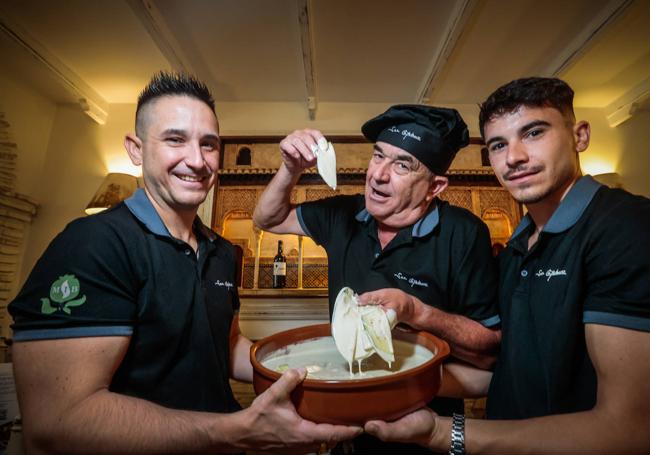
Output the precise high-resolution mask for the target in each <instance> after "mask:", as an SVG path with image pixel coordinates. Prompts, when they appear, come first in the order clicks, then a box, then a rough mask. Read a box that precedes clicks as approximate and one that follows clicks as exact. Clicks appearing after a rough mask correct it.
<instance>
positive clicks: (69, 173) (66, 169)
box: [22, 105, 135, 279]
mask: <svg viewBox="0 0 650 455" xmlns="http://www.w3.org/2000/svg"><path fill="white" fill-rule="evenodd" d="M133 110H134V108H133V106H132V105H114V106H111V109H110V111H109V117H108V121H107V123H106V125H103V126H102V125H99V124H97V123H95V122H94V121H93V120H92V119H90V118H89V117H88V116H86V115H85V114H84V113H83V112H82V111H81V109H80V108H79V107H78V106H76V105H61V106H59V109H58V110H57V111H56V116H55V118H54V124H53V128H52V134H51V136H50V140H49V144H48V147H47V158H46V160H45V163H44V166H43V171H42V175H41V179H40V181H41V184H40V186H39V189H38V191H37V192H36V194H35V197H36V198H37V199H38V200H39V201H40V202H41V207H40V209H39V213H38V217H37V219H35V220H34V223H33V226H32V233H31V239H30V244H29V246H28V248H27V249H26V251H25V257H24V261H23V269H22V277H23V279H24V278H26V277H27V274H28V273H29V271H30V270H31V268H32V267H33V266H34V263H35V262H36V260H37V259H38V258H39V257H40V256H41V254H42V253H43V251H44V250H45V248H46V247H47V245H48V244H49V243H50V241H51V240H52V239H53V238H54V236H55V235H56V234H57V233H58V232H60V231H61V230H62V229H63V228H64V227H65V226H66V225H67V224H68V223H69V222H70V221H72V220H73V219H75V218H78V217H82V216H85V213H84V209H85V207H86V205H87V204H88V202H89V201H90V199H91V198H92V196H93V194H94V193H95V191H96V190H97V188H98V187H99V185H100V184H101V182H102V179H103V178H104V176H105V175H106V174H107V173H108V172H109V171H121V172H133V170H134V169H135V168H133V167H130V166H128V165H127V163H128V158H125V159H123V158H124V157H126V152H125V151H124V150H123V147H122V141H123V137H124V133H125V132H126V131H129V130H132V129H133V126H132V125H133V120H132V119H133Z"/></svg>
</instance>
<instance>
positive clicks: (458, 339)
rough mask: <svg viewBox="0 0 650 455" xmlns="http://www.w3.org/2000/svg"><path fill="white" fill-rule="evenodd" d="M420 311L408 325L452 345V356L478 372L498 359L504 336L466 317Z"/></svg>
mask: <svg viewBox="0 0 650 455" xmlns="http://www.w3.org/2000/svg"><path fill="white" fill-rule="evenodd" d="M418 308H419V310H418V311H417V312H416V314H415V315H414V317H413V319H412V321H411V322H410V323H409V324H410V325H411V326H412V327H413V328H415V329H419V330H426V331H427V332H430V333H433V334H434V335H436V336H438V337H440V338H442V339H444V340H445V341H447V342H448V343H449V347H450V348H451V354H452V355H453V356H454V357H456V358H459V359H461V360H464V361H466V362H468V363H470V364H472V365H475V366H477V367H479V368H489V367H490V366H491V365H492V364H493V363H494V360H495V359H496V354H497V352H498V348H499V343H500V341H501V332H500V331H499V330H493V329H489V328H487V327H484V326H482V325H481V324H479V323H478V322H476V321H473V320H471V319H469V318H467V317H465V316H461V315H457V314H452V313H447V312H444V311H442V310H439V309H437V308H434V307H432V306H429V305H424V304H420V305H418Z"/></svg>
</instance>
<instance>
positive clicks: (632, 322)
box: [583, 197, 650, 332]
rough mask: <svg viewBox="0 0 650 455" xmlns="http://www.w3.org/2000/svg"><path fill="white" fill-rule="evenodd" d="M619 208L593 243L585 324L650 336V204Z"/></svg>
mask: <svg viewBox="0 0 650 455" xmlns="http://www.w3.org/2000/svg"><path fill="white" fill-rule="evenodd" d="M634 200H636V201H642V204H634V205H633V210H632V209H631V207H627V209H626V207H623V206H621V207H616V208H614V209H613V210H611V212H610V213H609V214H608V216H607V218H608V219H609V220H608V222H603V223H601V226H599V227H598V228H597V229H596V230H595V235H594V236H593V238H592V239H590V242H589V243H588V245H587V248H588V250H587V255H586V261H587V263H586V267H587V274H586V277H585V279H586V282H587V290H586V297H585V303H584V314H583V321H584V322H585V323H594V324H604V325H612V326H616V327H622V328H628V329H634V330H643V331H649V332H650V201H648V200H647V199H644V198H640V197H639V198H636V199H634Z"/></svg>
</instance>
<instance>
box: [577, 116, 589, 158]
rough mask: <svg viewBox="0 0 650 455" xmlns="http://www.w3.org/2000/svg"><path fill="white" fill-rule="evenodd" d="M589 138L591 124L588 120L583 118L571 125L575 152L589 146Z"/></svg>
mask: <svg viewBox="0 0 650 455" xmlns="http://www.w3.org/2000/svg"><path fill="white" fill-rule="evenodd" d="M590 138H591V126H590V125H589V122H586V121H584V120H581V121H579V122H578V123H576V124H575V125H574V127H573V140H574V141H575V143H576V152H578V153H580V152H584V151H585V150H587V147H589V140H590Z"/></svg>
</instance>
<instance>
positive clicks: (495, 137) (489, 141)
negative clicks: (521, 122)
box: [485, 136, 505, 148]
mask: <svg viewBox="0 0 650 455" xmlns="http://www.w3.org/2000/svg"><path fill="white" fill-rule="evenodd" d="M499 141H505V138H504V137H503V136H494V137H491V138H490V139H488V140H487V141H486V142H485V146H486V147H488V148H489V147H490V144H491V143H493V142H499Z"/></svg>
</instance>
